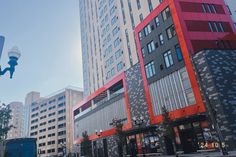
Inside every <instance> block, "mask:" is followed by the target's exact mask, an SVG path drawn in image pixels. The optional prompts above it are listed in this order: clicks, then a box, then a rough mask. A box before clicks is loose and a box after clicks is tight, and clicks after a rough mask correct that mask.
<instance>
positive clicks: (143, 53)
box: [142, 47, 145, 57]
mask: <svg viewBox="0 0 236 157" xmlns="http://www.w3.org/2000/svg"><path fill="white" fill-rule="evenodd" d="M142 56H143V57H145V48H144V47H143V48H142Z"/></svg>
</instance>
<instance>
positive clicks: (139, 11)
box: [80, 0, 160, 96]
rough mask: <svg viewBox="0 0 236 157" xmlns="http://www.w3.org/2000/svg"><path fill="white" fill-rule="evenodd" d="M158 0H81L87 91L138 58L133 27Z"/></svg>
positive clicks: (85, 90)
mask: <svg viewBox="0 0 236 157" xmlns="http://www.w3.org/2000/svg"><path fill="white" fill-rule="evenodd" d="M159 3H160V2H159V0H147V1H143V0H80V24H81V38H82V39H83V40H82V50H83V54H82V57H83V74H84V94H85V96H88V95H90V94H92V93H93V92H94V91H96V90H97V89H98V88H100V87H102V86H103V85H104V84H105V83H106V82H108V81H109V80H111V79H112V78H114V77H115V76H117V75H119V74H120V73H122V71H124V70H126V69H128V68H129V67H131V66H132V65H134V64H136V63H137V62H138V56H137V48H136V45H135V38H134V28H135V26H136V25H137V24H138V23H140V21H142V20H143V19H144V18H145V17H146V16H147V15H148V14H149V13H150V12H151V11H152V10H153V8H155V7H156V6H158V5H159Z"/></svg>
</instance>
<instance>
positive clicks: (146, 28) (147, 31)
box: [144, 24, 152, 36]
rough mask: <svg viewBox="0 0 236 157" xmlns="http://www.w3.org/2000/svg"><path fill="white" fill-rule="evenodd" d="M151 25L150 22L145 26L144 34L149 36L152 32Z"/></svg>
mask: <svg viewBox="0 0 236 157" xmlns="http://www.w3.org/2000/svg"><path fill="white" fill-rule="evenodd" d="M151 31H152V30H151V26H150V24H148V25H147V26H145V27H144V35H145V36H147V35H148V34H150V33H151Z"/></svg>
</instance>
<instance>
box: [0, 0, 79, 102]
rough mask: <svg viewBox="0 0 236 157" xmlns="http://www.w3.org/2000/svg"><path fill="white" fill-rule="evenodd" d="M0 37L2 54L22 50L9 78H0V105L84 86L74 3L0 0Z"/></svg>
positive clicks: (75, 0) (69, 0)
mask: <svg viewBox="0 0 236 157" xmlns="http://www.w3.org/2000/svg"><path fill="white" fill-rule="evenodd" d="M0 35H3V36H5V44H4V48H3V54H2V57H1V61H0V65H1V66H2V68H4V67H5V66H7V62H8V56H7V51H8V50H9V49H10V48H11V47H13V46H15V45H16V46H18V48H19V49H20V50H21V54H22V55H21V58H20V59H19V65H18V66H17V67H16V71H15V74H14V76H13V77H14V78H13V79H12V80H10V79H9V77H8V75H7V76H6V75H5V76H2V77H0V101H1V102H5V103H9V102H11V101H24V99H25V95H26V94H27V93H28V92H30V91H38V92H40V93H41V96H47V95H49V94H51V93H53V92H55V91H57V90H60V89H62V88H64V87H66V86H68V85H72V86H77V87H83V79H82V78H83V76H82V56H81V44H80V26H79V1H78V0H0Z"/></svg>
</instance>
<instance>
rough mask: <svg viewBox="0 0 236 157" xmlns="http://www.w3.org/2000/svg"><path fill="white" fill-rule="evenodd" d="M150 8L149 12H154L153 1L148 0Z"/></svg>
mask: <svg viewBox="0 0 236 157" xmlns="http://www.w3.org/2000/svg"><path fill="white" fill-rule="evenodd" d="M148 7H149V11H150V12H152V10H153V6H152V1H151V0H148Z"/></svg>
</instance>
